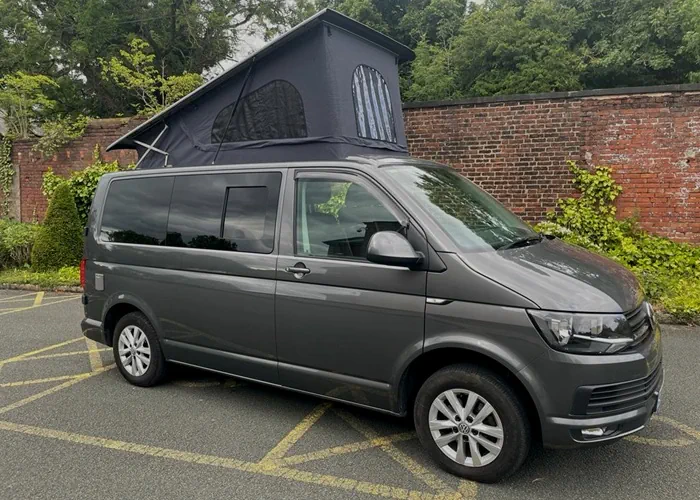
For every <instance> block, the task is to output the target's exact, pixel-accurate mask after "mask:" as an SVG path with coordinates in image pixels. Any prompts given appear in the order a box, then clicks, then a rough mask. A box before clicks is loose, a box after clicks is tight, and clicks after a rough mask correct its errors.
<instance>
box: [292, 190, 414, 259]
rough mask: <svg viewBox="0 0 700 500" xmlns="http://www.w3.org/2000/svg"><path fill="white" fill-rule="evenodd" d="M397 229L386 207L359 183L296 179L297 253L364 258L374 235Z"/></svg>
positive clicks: (394, 219)
mask: <svg viewBox="0 0 700 500" xmlns="http://www.w3.org/2000/svg"><path fill="white" fill-rule="evenodd" d="M400 228H401V223H400V222H399V221H398V220H397V219H396V217H394V216H393V215H392V213H391V212H390V211H389V209H388V208H386V206H384V204H383V203H382V202H381V201H379V199H377V197H376V196H375V195H374V194H372V193H371V192H370V191H368V190H367V189H366V188H365V187H364V186H363V185H361V184H359V183H355V182H350V181H344V180H333V179H299V180H297V183H296V253H297V255H308V256H312V257H335V258H349V259H364V258H366V257H367V245H368V244H369V239H370V238H371V237H372V235H373V234H375V233H377V232H379V231H398V230H399V229H400Z"/></svg>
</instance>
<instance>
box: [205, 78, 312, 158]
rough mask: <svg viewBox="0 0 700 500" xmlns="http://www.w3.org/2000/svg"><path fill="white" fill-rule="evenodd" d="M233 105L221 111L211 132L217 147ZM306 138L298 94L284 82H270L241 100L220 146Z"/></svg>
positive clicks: (304, 122)
mask: <svg viewBox="0 0 700 500" xmlns="http://www.w3.org/2000/svg"><path fill="white" fill-rule="evenodd" d="M234 105H235V103H232V104H230V105H228V106H226V107H225V108H224V109H222V110H221V111H220V112H219V114H218V115H217V116H216V119H215V120H214V126H213V127H212V129H211V142H212V144H218V143H219V142H221V137H222V135H223V134H224V129H225V128H226V123H227V122H228V119H229V116H230V114H231V111H232V110H233V106H234ZM296 137H306V118H305V116H304V103H303V102H302V100H301V95H299V91H298V90H297V89H296V87H294V85H292V84H291V83H289V82H287V81H285V80H273V81H271V82H270V83H268V84H266V85H263V86H262V87H260V88H259V89H257V90H254V91H253V92H250V93H249V94H247V95H245V96H243V97H242V98H241V102H240V103H238V108H237V109H236V115H235V116H234V117H233V119H232V120H231V124H230V125H229V128H228V130H227V131H226V137H225V138H224V141H223V142H243V141H262V140H268V139H293V138H296Z"/></svg>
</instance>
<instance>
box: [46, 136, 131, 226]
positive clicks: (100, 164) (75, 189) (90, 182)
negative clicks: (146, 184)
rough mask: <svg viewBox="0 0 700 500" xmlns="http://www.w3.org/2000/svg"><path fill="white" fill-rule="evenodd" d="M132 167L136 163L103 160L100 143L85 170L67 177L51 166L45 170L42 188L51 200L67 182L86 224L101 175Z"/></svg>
mask: <svg viewBox="0 0 700 500" xmlns="http://www.w3.org/2000/svg"><path fill="white" fill-rule="evenodd" d="M132 168H134V165H127V166H126V167H124V168H122V167H121V166H120V165H119V162H118V161H116V160H115V161H112V162H105V161H103V160H102V154H101V152H100V147H99V145H98V146H95V149H94V151H93V153H92V164H91V165H90V166H88V167H86V168H85V169H83V170H78V171H76V172H73V173H71V174H70V176H69V177H68V178H67V179H66V178H64V177H61V176H60V175H58V174H56V173H54V171H53V169H51V168H49V169H48V170H47V171H46V172H44V178H43V182H42V186H41V190H42V191H43V193H44V196H46V197H47V198H48V199H49V200H51V197H52V196H53V194H54V192H55V191H56V188H57V187H58V186H60V185H61V184H64V183H67V184H68V186H69V187H70V190H71V193H72V194H73V198H74V200H75V205H76V207H77V208H78V215H79V216H80V221H81V222H82V224H83V225H85V224H87V219H88V214H89V213H90V205H91V204H92V198H93V197H94V196H95V190H96V189H97V183H98V182H99V181H100V177H102V176H103V175H104V174H109V173H112V172H119V171H120V170H128V169H132Z"/></svg>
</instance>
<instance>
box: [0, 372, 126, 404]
mask: <svg viewBox="0 0 700 500" xmlns="http://www.w3.org/2000/svg"><path fill="white" fill-rule="evenodd" d="M115 366H116V365H114V364H112V365H109V366H105V367H103V368H101V369H100V370H99V371H94V372H90V373H83V374H82V375H78V376H76V377H74V378H72V379H71V380H68V381H67V382H63V383H62V384H59V385H57V386H56V387H52V388H51V389H46V390H45V391H42V392H39V393H37V394H33V395H31V396H29V397H27V398H24V399H22V400H20V401H17V402H16V403H12V404H9V405H7V406H4V407H2V408H0V415H2V414H3V413H7V412H8V411H11V410H14V409H16V408H19V407H21V406H24V405H26V404H28V403H31V402H32V401H36V400H37V399H41V398H43V397H45V396H49V395H51V394H54V393H56V392H58V391H62V390H63V389H66V388H68V387H70V386H72V385H75V384H77V383H78V382H80V381H82V380H85V379H88V378H90V377H93V376H95V375H97V374H99V373H102V372H105V371H107V370H111V369H112V368H114V367H115Z"/></svg>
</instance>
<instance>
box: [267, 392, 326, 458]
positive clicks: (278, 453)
mask: <svg viewBox="0 0 700 500" xmlns="http://www.w3.org/2000/svg"><path fill="white" fill-rule="evenodd" d="M330 407H331V403H321V404H320V405H318V406H317V407H316V408H314V409H313V410H312V411H311V413H309V414H308V415H306V416H305V417H304V418H303V419H302V420H301V422H299V423H298V424H297V425H296V426H295V427H294V429H292V430H291V431H290V432H289V433H288V434H287V435H286V436H284V437H283V438H282V440H281V441H280V442H279V443H277V445H276V446H275V447H274V448H272V450H270V451H269V452H268V453H267V455H265V456H264V457H263V459H262V460H261V461H260V463H267V462H271V461H273V460H279V459H281V458H283V457H284V456H285V455H286V454H287V452H288V451H289V450H290V449H291V448H292V446H294V444H295V443H296V442H297V441H299V440H300V439H301V438H302V436H303V435H304V434H306V431H308V430H309V429H311V427H312V426H313V425H314V424H315V423H316V422H317V421H318V420H319V419H320V418H321V417H322V416H323V414H324V413H326V412H327V411H328V409H329V408H330Z"/></svg>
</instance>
